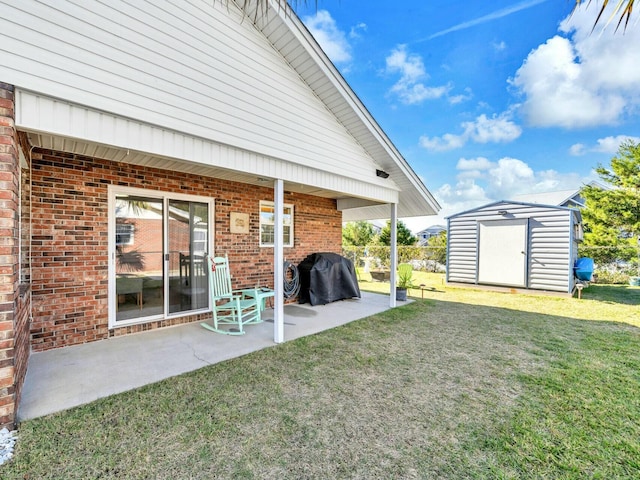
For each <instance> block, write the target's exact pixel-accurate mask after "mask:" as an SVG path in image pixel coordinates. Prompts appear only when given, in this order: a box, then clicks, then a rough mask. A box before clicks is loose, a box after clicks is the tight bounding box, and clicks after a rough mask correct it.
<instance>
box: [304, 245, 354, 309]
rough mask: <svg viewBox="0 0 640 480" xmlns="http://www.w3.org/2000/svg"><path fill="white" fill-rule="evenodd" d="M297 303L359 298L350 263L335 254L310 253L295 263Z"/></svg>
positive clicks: (321, 302)
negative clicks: (296, 264)
mask: <svg viewBox="0 0 640 480" xmlns="http://www.w3.org/2000/svg"><path fill="white" fill-rule="evenodd" d="M298 272H299V274H300V294H299V295H298V302H299V303H307V302H309V303H310V304H311V305H324V304H326V303H331V302H335V301H337V300H344V299H347V298H354V297H358V298H360V287H358V278H357V276H356V270H355V268H354V267H353V262H352V261H351V260H349V259H348V258H344V257H343V256H341V255H338V254H337V253H312V254H311V255H309V256H308V257H307V258H305V259H304V260H303V261H302V262H300V264H298Z"/></svg>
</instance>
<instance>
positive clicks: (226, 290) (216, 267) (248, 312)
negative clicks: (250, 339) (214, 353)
mask: <svg viewBox="0 0 640 480" xmlns="http://www.w3.org/2000/svg"><path fill="white" fill-rule="evenodd" d="M207 276H208V278H209V293H210V295H211V302H212V310H213V325H211V324H209V323H207V322H203V323H201V324H200V325H202V326H203V327H204V328H206V329H207V330H211V331H213V332H216V333H222V334H225V335H244V333H245V331H244V328H243V327H244V325H248V324H252V323H260V322H262V319H261V318H260V308H259V306H258V302H257V300H256V299H257V298H258V295H257V293H256V292H254V291H252V290H243V291H239V290H238V291H236V290H232V289H231V272H230V271H229V259H228V258H227V256H226V255H225V256H224V257H210V256H208V255H207ZM252 294H254V295H253V296H251V295H252ZM221 325H232V327H231V328H229V329H222V328H220V326H221Z"/></svg>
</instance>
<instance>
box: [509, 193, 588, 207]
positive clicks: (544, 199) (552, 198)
mask: <svg viewBox="0 0 640 480" xmlns="http://www.w3.org/2000/svg"><path fill="white" fill-rule="evenodd" d="M579 194H580V190H577V191H576V190H561V191H557V192H543V193H530V194H525V195H515V196H514V197H511V198H512V200H514V201H519V202H527V203H540V204H543V205H561V206H566V205H565V204H566V203H569V202H575V203H576V204H579V205H581V206H583V205H584V203H583V202H582V201H580V200H581V199H578V198H576V197H579Z"/></svg>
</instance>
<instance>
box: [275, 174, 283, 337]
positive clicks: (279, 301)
mask: <svg viewBox="0 0 640 480" xmlns="http://www.w3.org/2000/svg"><path fill="white" fill-rule="evenodd" d="M273 204H274V209H273V211H274V239H273V288H274V292H275V293H274V298H273V341H274V342H276V343H282V342H284V246H283V243H282V242H283V237H284V182H283V181H282V179H280V178H279V179H276V181H275V182H274V185H273Z"/></svg>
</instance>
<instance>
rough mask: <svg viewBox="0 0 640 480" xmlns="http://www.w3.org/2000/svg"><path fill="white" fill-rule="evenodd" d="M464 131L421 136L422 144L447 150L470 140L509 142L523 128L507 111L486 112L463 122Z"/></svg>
mask: <svg viewBox="0 0 640 480" xmlns="http://www.w3.org/2000/svg"><path fill="white" fill-rule="evenodd" d="M461 127H462V128H463V130H464V131H463V133H461V134H460V135H454V134H451V133H446V134H444V135H443V136H442V137H427V136H422V137H420V145H421V146H422V147H424V148H426V149H427V150H433V151H441V152H442V151H447V150H453V149H455V148H460V147H463V146H464V145H465V144H466V143H467V142H468V141H469V140H472V141H474V142H476V143H507V142H511V141H513V140H515V139H516V138H518V137H519V136H520V135H521V134H522V129H521V128H520V127H519V126H518V125H516V124H515V123H514V122H513V121H512V120H511V119H510V114H509V113H507V112H505V113H502V114H501V115H493V116H492V117H491V118H489V117H487V116H486V115H485V114H484V113H483V114H482V115H480V116H478V117H476V119H475V120H473V121H471V122H463V123H462V124H461Z"/></svg>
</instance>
